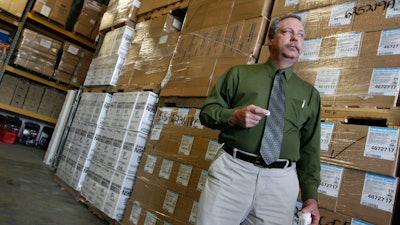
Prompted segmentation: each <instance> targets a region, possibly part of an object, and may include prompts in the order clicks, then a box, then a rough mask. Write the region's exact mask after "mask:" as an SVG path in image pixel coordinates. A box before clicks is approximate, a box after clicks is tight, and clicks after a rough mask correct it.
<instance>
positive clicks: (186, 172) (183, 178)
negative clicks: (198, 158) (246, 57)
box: [176, 164, 193, 187]
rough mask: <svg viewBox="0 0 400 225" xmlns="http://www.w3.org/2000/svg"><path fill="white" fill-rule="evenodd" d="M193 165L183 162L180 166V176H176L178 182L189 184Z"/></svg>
mask: <svg viewBox="0 0 400 225" xmlns="http://www.w3.org/2000/svg"><path fill="white" fill-rule="evenodd" d="M192 169H193V166H191V165H187V164H181V166H180V167H179V172H178V176H177V177H176V183H178V184H182V185H183V186H186V187H187V186H188V184H189V180H190V175H191V174H192Z"/></svg>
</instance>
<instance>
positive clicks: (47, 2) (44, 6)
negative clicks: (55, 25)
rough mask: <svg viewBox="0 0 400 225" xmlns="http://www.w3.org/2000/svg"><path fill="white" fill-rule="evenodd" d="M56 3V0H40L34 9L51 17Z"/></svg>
mask: <svg viewBox="0 0 400 225" xmlns="http://www.w3.org/2000/svg"><path fill="white" fill-rule="evenodd" d="M55 3H56V0H38V1H36V2H35V5H34V6H33V9H32V10H33V11H35V12H38V13H40V14H42V15H43V16H45V17H49V15H50V13H51V10H52V9H53V8H54V5H55Z"/></svg>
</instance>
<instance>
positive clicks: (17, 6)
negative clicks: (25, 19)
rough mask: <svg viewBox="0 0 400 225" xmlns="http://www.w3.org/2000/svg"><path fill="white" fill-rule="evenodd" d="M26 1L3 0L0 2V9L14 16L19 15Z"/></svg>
mask: <svg viewBox="0 0 400 225" xmlns="http://www.w3.org/2000/svg"><path fill="white" fill-rule="evenodd" d="M11 3H12V4H11ZM27 3H28V0H3V1H1V2H0V9H3V10H5V11H7V12H9V13H11V14H12V15H14V16H17V17H21V16H22V14H23V12H24V10H25V7H26V4H27Z"/></svg>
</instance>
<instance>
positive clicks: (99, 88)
mask: <svg viewBox="0 0 400 225" xmlns="http://www.w3.org/2000/svg"><path fill="white" fill-rule="evenodd" d="M112 88H113V86H111V85H100V86H84V87H83V91H84V92H95V93H99V92H100V93H112Z"/></svg>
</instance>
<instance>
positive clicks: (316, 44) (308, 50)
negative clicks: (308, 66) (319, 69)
mask: <svg viewBox="0 0 400 225" xmlns="http://www.w3.org/2000/svg"><path fill="white" fill-rule="evenodd" d="M321 43H322V38H315V39H309V40H304V48H303V51H302V52H301V54H300V57H299V61H311V60H317V59H318V58H319V52H320V50H321Z"/></svg>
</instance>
